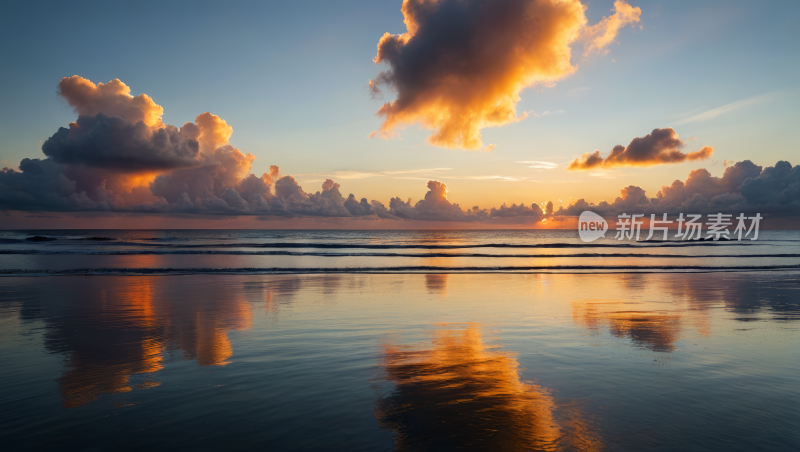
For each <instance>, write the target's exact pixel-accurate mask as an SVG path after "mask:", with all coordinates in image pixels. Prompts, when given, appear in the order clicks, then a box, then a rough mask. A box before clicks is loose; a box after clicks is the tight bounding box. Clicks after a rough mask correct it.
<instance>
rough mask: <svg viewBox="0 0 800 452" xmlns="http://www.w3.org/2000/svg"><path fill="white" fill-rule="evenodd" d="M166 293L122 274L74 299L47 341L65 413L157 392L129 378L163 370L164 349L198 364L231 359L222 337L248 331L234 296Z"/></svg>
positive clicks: (158, 283) (247, 318)
mask: <svg viewBox="0 0 800 452" xmlns="http://www.w3.org/2000/svg"><path fill="white" fill-rule="evenodd" d="M171 290H175V289H174V288H173V287H170V286H169V285H168V284H167V279H163V278H158V277H137V276H124V277H106V278H103V279H101V280H98V281H94V282H93V284H91V285H88V284H87V285H86V289H85V290H83V291H81V292H80V293H78V294H76V295H78V296H79V297H80V300H76V301H80V303H76V305H79V306H80V309H78V310H76V312H73V313H72V315H70V316H66V317H65V318H64V319H63V320H62V322H63V323H62V324H60V325H59V329H60V331H59V332H58V337H57V338H55V339H54V340H55V341H57V342H58V343H59V345H61V347H63V348H65V349H66V351H67V352H68V359H67V363H66V367H67V369H66V370H65V372H64V374H63V376H62V377H61V378H60V379H59V388H60V392H61V396H62V401H63V405H64V407H66V408H70V407H77V406H81V405H84V404H86V403H89V402H91V401H93V400H95V399H96V398H97V397H98V396H99V395H101V394H114V393H121V392H128V391H131V390H132V389H146V388H151V387H155V386H158V385H159V384H160V382H158V381H155V380H152V379H150V378H148V379H145V380H144V381H142V382H141V383H140V384H137V385H132V384H131V383H130V379H131V377H132V376H134V375H135V374H146V373H151V372H156V371H158V370H160V369H162V368H163V360H164V353H165V352H166V351H167V350H169V349H179V350H180V351H181V352H182V355H183V359H196V360H197V364H198V365H200V366H211V365H225V364H228V362H229V361H228V360H229V359H230V357H231V356H232V355H233V349H232V346H231V342H230V339H229V338H228V333H229V332H230V331H232V330H240V329H247V328H250V327H251V325H252V309H251V306H250V304H249V303H248V302H247V300H246V299H245V298H243V296H242V295H236V294H235V293H236V291H228V292H226V293H225V294H224V295H225V296H223V294H222V293H219V291H223V290H225V289H224V288H213V287H212V288H211V289H209V288H208V287H204V288H202V290H196V292H195V293H193V294H185V293H184V294H182V295H189V296H188V297H185V298H184V297H177V296H174V294H172V293H171V292H170V291H171ZM232 293H234V294H233V295H232ZM231 296H233V297H234V298H233V299H231ZM144 377H145V376H144V375H141V376H139V378H144Z"/></svg>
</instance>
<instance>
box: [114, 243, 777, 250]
mask: <svg viewBox="0 0 800 452" xmlns="http://www.w3.org/2000/svg"><path fill="white" fill-rule="evenodd" d="M113 245H114V246H141V247H151V248H289V249H298V248H317V249H368V250H393V249H408V250H411V249H420V250H457V249H480V248H499V249H548V248H549V249H561V248H640V249H641V248H684V247H696V246H774V245H769V244H767V243H752V242H738V241H731V242H677V243H669V242H661V243H658V242H656V243H652V244H649V243H647V242H636V243H613V244H612V243H607V244H603V243H537V244H522V243H478V244H463V245H422V244H409V245H401V244H364V243H202V244H191V243H187V244H176V243H141V242H128V241H125V242H114V243H113Z"/></svg>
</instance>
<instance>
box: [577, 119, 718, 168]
mask: <svg viewBox="0 0 800 452" xmlns="http://www.w3.org/2000/svg"><path fill="white" fill-rule="evenodd" d="M685 146H686V143H685V142H684V141H683V140H681V139H680V136H678V133H677V132H675V130H673V129H672V128H671V127H667V128H664V129H653V131H652V132H650V133H649V134H647V135H645V136H643V137H636V138H634V139H633V140H631V142H630V144H628V145H627V146H623V145H621V144H618V145H616V146H614V149H612V150H611V152H610V153H609V154H608V157H606V158H605V159H604V158H603V156H602V154H601V153H600V151H594V152H592V153H588V152H587V153H585V154H583V156H581V158H579V159H575V160H573V161H572V162H571V163H570V164H569V165H568V166H567V170H569V171H583V170H591V169H598V168H615V167H620V166H653V165H659V164H662V163H681V162H692V161H695V160H705V159H709V158H711V155H712V154H713V153H714V148H712V147H711V146H704V147H703V148H702V149H699V150H697V151H692V152H688V153H684V152H682V151H681V149H682V148H683V147H685Z"/></svg>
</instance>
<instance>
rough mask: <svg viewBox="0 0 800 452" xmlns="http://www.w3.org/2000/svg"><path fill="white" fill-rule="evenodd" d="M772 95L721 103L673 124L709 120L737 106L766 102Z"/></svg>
mask: <svg viewBox="0 0 800 452" xmlns="http://www.w3.org/2000/svg"><path fill="white" fill-rule="evenodd" d="M772 97H773V94H772V93H768V94H762V95H760V96H753V97H748V98H747V99H742V100H738V101H736V102H731V103H729V104H725V105H723V106H721V107H717V108H712V109H711V110H708V111H704V112H703V113H699V114H696V115H693V116H690V117H688V118H686V119H682V120H680V121H678V122H676V123H675V125H680V124H686V123H689V122H702V121H707V120H709V119H711V118H715V117H717V116H719V115H722V114H725V113H729V112H731V111H733V110H736V109H738V108H742V107H747V106H750V105H755V104H759V103H761V102H766V101H768V100H770V99H771V98H772Z"/></svg>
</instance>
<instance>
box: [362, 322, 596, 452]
mask: <svg viewBox="0 0 800 452" xmlns="http://www.w3.org/2000/svg"><path fill="white" fill-rule="evenodd" d="M432 342H433V344H432V347H431V348H430V349H428V350H414V349H411V348H408V347H400V346H393V345H387V346H385V347H384V368H385V372H386V378H387V380H388V381H391V382H393V383H394V384H395V386H396V388H395V391H394V392H393V393H392V394H391V395H389V396H387V397H385V398H381V399H380V400H379V402H378V408H377V409H376V411H375V414H376V417H377V418H378V421H379V422H380V424H381V426H383V427H386V428H391V429H393V430H395V432H396V433H397V436H396V439H395V448H396V450H437V449H439V448H442V449H446V450H450V449H459V450H491V451H505V450H509V451H517V450H544V451H550V450H556V449H559V448H561V447H563V446H564V445H565V444H569V447H570V450H580V451H594V450H600V448H601V443H600V442H599V440H598V439H597V437H596V435H595V434H594V433H593V432H592V431H591V429H590V428H589V427H588V424H586V423H585V422H582V421H579V419H580V416H575V415H574V413H570V416H569V418H570V419H571V420H570V421H568V422H561V423H560V424H559V420H558V418H557V416H556V411H557V406H556V403H555V401H554V399H553V397H552V396H551V395H550V393H549V392H548V391H547V390H545V389H544V388H542V387H540V386H537V385H534V384H530V383H526V382H523V381H521V380H520V376H519V364H518V362H517V360H516V358H515V357H513V356H512V355H511V354H509V353H503V352H500V351H497V350H493V349H492V348H491V347H487V346H485V345H484V344H483V340H482V338H481V334H480V331H479V328H478V326H477V325H475V324H470V325H468V326H467V327H466V328H461V329H452V328H449V327H448V326H447V325H443V326H442V328H440V329H438V330H436V331H434V338H433V341H432Z"/></svg>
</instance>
